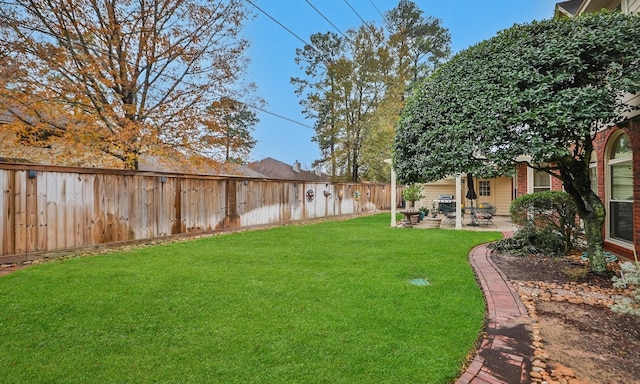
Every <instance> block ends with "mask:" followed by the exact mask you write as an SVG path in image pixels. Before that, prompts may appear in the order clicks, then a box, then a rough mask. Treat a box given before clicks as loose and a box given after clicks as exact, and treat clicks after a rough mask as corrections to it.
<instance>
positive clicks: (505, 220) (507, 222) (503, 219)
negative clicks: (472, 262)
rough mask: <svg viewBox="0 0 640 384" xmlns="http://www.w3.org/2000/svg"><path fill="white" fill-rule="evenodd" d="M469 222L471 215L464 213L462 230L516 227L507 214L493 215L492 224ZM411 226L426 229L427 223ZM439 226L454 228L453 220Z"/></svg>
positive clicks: (508, 229)
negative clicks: (473, 223) (472, 224)
mask: <svg viewBox="0 0 640 384" xmlns="http://www.w3.org/2000/svg"><path fill="white" fill-rule="evenodd" d="M437 217H440V218H442V215H441V214H440V215H438V216H437ZM470 223H471V217H470V216H469V215H465V217H464V219H463V222H462V230H467V231H497V232H514V231H515V230H516V229H517V226H516V225H514V224H513V223H511V217H509V216H497V215H496V216H493V224H491V223H490V224H486V225H485V224H480V225H477V226H471V225H469V224H470ZM413 228H419V229H426V228H427V223H426V220H422V221H421V222H419V223H418V224H414V225H413ZM440 228H442V229H454V230H455V229H456V224H455V222H453V223H451V222H448V221H446V220H443V221H442V223H441V224H440Z"/></svg>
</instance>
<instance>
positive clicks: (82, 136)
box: [0, 0, 248, 168]
mask: <svg viewBox="0 0 640 384" xmlns="http://www.w3.org/2000/svg"><path fill="white" fill-rule="evenodd" d="M247 17H248V14H247V11H246V10H245V8H244V6H243V2H242V1H241V0H219V1H204V0H150V1H142V0H110V1H103V2H97V1H94V0H47V1H44V0H10V1H8V0H0V60H2V61H3V62H4V63H9V64H11V67H12V68H14V69H13V70H11V71H7V70H6V69H5V70H3V71H0V76H1V77H2V78H1V79H0V82H1V83H2V84H3V85H4V87H3V89H2V91H1V92H0V108H2V110H3V111H4V112H5V113H8V114H9V115H10V116H11V119H10V120H11V124H9V125H7V126H6V127H7V128H8V129H11V130H12V131H13V132H15V133H16V137H18V138H19V140H21V141H22V142H23V143H28V144H40V145H47V143H48V142H50V141H51V140H64V141H66V142H70V143H82V144H83V145H86V146H89V147H92V148H94V149H97V150H99V151H102V152H104V153H107V154H110V155H112V156H115V157H117V158H119V159H121V160H122V161H123V162H124V163H125V164H126V166H127V167H128V168H136V167H137V164H138V158H139V156H140V154H142V153H144V152H149V151H154V150H158V149H161V148H185V149H190V150H196V151H202V150H205V149H206V148H203V144H206V141H204V140H201V136H202V134H203V132H202V129H201V125H200V124H199V123H200V122H201V121H202V118H203V116H205V115H206V113H207V107H208V106H209V105H210V104H211V100H216V99H219V98H220V95H226V96H228V97H232V96H233V91H232V90H233V89H235V90H237V89H239V88H241V87H239V86H238V83H239V81H240V80H241V78H240V76H241V75H242V73H243V69H244V68H245V67H246V65H247V60H246V58H245V57H244V56H243V53H244V51H245V48H246V47H247V41H246V40H244V39H243V38H242V37H241V35H240V31H241V27H242V25H243V22H244V21H245V20H246V19H247ZM232 86H233V87H232Z"/></svg>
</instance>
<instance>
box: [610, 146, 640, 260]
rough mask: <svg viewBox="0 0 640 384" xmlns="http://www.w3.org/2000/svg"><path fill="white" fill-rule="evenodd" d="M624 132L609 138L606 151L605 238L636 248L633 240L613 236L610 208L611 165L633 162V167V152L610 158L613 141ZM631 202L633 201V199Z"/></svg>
mask: <svg viewBox="0 0 640 384" xmlns="http://www.w3.org/2000/svg"><path fill="white" fill-rule="evenodd" d="M622 134H623V133H619V134H616V135H612V137H611V138H610V139H609V143H607V149H606V151H605V153H604V159H605V160H604V163H605V165H604V183H605V184H604V194H605V202H604V204H605V209H606V212H607V218H606V219H605V223H604V228H605V231H604V233H605V240H606V241H607V242H609V243H611V244H615V245H617V246H619V247H622V248H626V249H631V250H633V249H634V244H633V242H628V241H624V240H620V239H617V238H614V237H611V217H610V216H609V215H610V214H611V212H610V211H611V210H610V209H609V208H610V203H611V200H613V199H612V198H611V165H612V164H613V165H615V164H620V163H624V162H627V161H628V162H631V166H632V167H633V153H632V154H631V156H630V157H623V158H618V159H613V160H612V159H610V157H611V151H612V150H613V143H615V142H616V141H617V140H618V138H619V136H620V135H622ZM624 134H626V133H624ZM615 201H620V200H615ZM623 201H627V200H623ZM631 202H633V200H631Z"/></svg>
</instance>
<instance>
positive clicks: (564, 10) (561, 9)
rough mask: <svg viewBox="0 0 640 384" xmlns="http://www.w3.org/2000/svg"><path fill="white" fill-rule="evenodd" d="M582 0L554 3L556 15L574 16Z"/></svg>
mask: <svg viewBox="0 0 640 384" xmlns="http://www.w3.org/2000/svg"><path fill="white" fill-rule="evenodd" d="M583 2H584V0H569V1H563V2H561V3H557V4H556V17H558V16H570V17H572V16H575V15H576V13H577V12H578V10H579V9H580V6H581V5H582V3H583Z"/></svg>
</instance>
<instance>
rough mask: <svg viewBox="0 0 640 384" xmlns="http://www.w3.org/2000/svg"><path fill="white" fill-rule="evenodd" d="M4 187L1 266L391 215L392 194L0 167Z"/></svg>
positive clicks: (384, 187) (357, 186)
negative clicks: (60, 254)
mask: <svg viewBox="0 0 640 384" xmlns="http://www.w3.org/2000/svg"><path fill="white" fill-rule="evenodd" d="M0 190H1V191H2V196H1V197H0V199H1V200H0V207H1V208H2V212H3V216H2V219H1V220H0V242H1V245H0V263H13V262H23V261H29V260H34V259H37V258H41V257H43V256H44V255H45V254H47V253H48V252H56V251H68V250H74V249H80V248H84V247H90V246H96V245H102V244H110V243H122V242H135V241H140V240H145V239H154V238H162V237H167V236H173V235H183V234H199V233H208V232H214V231H217V230H223V229H233V228H242V227H251V226H256V225H265V224H279V223H287V222H292V221H298V220H307V219H314V218H323V217H332V216H339V215H347V214H357V213H362V212H371V211H376V210H388V209H390V197H391V191H390V186H389V185H388V184H368V183H330V182H307V181H293V180H292V181H282V180H267V179H252V178H242V177H219V176H198V175H183V174H172V173H157V172H138V171H120V170H104V169H91V168H67V167H50V166H33V165H26V164H3V163H0ZM399 195H400V194H398V196H399Z"/></svg>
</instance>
